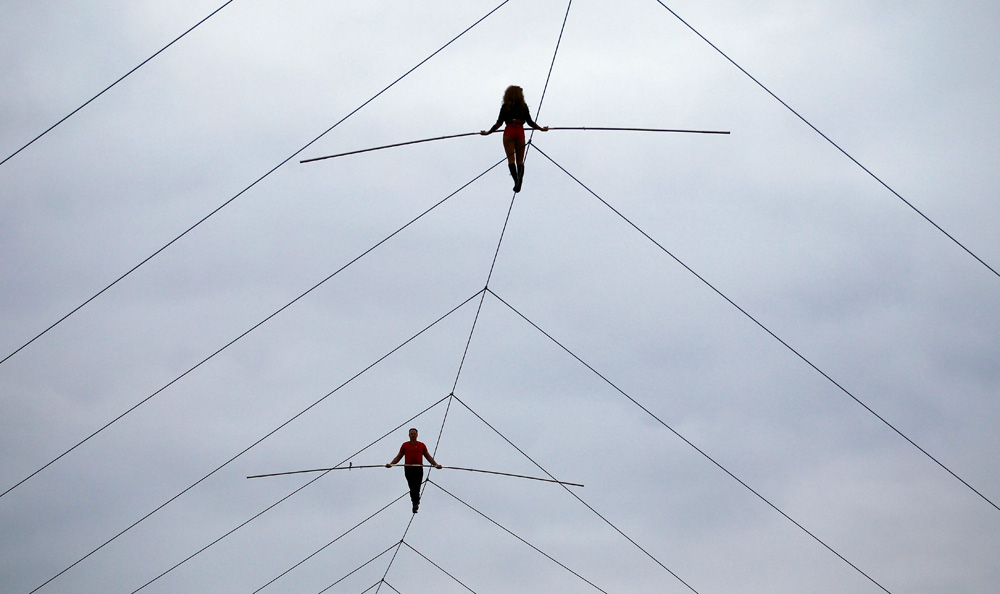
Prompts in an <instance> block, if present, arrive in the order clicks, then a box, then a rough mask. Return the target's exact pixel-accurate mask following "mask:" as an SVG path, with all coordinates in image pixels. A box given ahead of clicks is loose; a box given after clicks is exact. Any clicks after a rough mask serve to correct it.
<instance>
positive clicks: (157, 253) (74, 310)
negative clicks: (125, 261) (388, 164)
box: [0, 0, 510, 497]
mask: <svg viewBox="0 0 1000 594" xmlns="http://www.w3.org/2000/svg"><path fill="white" fill-rule="evenodd" d="M508 2H510V0H503V2H501V3H500V4H499V5H498V6H497V7H496V8H494V9H493V10H491V11H490V12H488V13H487V14H486V15H485V16H483V17H482V18H480V19H479V20H478V21H476V22H475V23H473V24H471V25H469V27H468V28H467V29H465V30H464V31H462V32H461V33H459V34H458V35H457V36H455V37H454V38H452V40H451V41H449V42H448V43H446V44H444V45H443V46H441V47H440V48H438V49H437V50H435V51H434V53H432V54H431V55H429V56H427V57H426V58H424V59H423V60H421V61H420V63H418V64H417V65H416V66H414V67H413V68H410V69H409V70H407V71H406V72H405V73H404V74H403V75H402V76H400V77H399V78H397V79H396V80H394V81H392V82H391V83H389V85H388V86H386V87H385V88H384V89H382V90H381V91H379V92H378V93H376V94H375V95H373V96H372V97H371V98H369V99H368V100H367V101H365V102H364V103H362V104H361V105H359V106H358V107H357V108H355V109H354V111H352V112H350V113H349V114H347V115H346V116H344V117H343V118H341V119H340V121H338V122H337V123H336V124H334V125H332V126H330V127H329V128H327V129H326V130H325V131H324V132H323V133H322V134H320V135H319V136H317V137H316V138H314V139H312V140H310V141H309V142H308V143H307V144H306V145H305V146H303V147H302V148H300V149H299V150H297V151H295V152H294V153H292V154H291V155H289V156H288V157H287V158H285V160H283V161H281V162H280V163H278V164H277V165H275V166H274V167H273V168H271V169H270V170H269V171H268V172H267V173H265V174H264V175H262V176H260V177H259V178H257V180H256V181H254V182H253V183H252V184H250V185H249V186H247V187H246V188H244V189H242V190H240V192H239V193H238V194H236V195H235V196H233V197H232V198H230V199H229V200H226V201H225V202H223V203H222V204H221V205H219V206H218V207H216V208H215V210H213V211H211V212H210V213H208V214H207V215H205V216H204V217H202V218H201V219H200V220H199V221H198V222H196V223H195V224H193V225H191V226H190V227H188V228H187V230H185V231H184V232H183V233H181V234H180V235H178V236H177V237H175V238H173V239H171V240H170V241H169V242H168V243H167V244H166V245H164V246H163V247H161V248H159V249H158V250H156V251H155V252H153V253H152V254H150V255H149V256H147V257H146V258H145V259H144V260H142V261H141V262H139V263H138V264H136V265H135V266H133V267H132V268H131V269H129V270H128V271H127V272H126V273H125V274H123V275H121V276H119V277H118V278H117V279H115V280H114V281H113V282H112V283H111V284H109V285H108V286H106V287H104V288H103V289H101V290H100V291H98V292H97V293H96V294H94V296H92V297H90V298H89V299H87V300H86V301H84V302H83V303H81V304H80V305H78V306H76V307H75V308H74V309H73V310H71V311H70V312H69V313H67V314H66V315H64V316H63V317H61V318H59V319H58V320H56V321H55V322H54V323H53V324H52V325H50V326H49V327H48V328H46V329H45V330H42V331H41V332H39V333H38V334H37V335H35V337H34V338H32V339H31V340H29V341H28V342H26V343H24V344H23V345H21V346H20V347H18V348H17V350H15V351H14V352H12V353H10V354H9V355H7V356H6V357H4V358H3V359H0V365H3V364H4V362H6V361H7V360H8V359H10V358H11V357H13V356H14V355H16V354H17V353H19V352H21V351H22V350H23V349H24V348H25V347H27V346H28V345H30V344H31V343H33V342H35V341H36V340H38V339H39V338H41V337H42V336H44V335H45V334H46V333H48V332H49V331H50V330H52V329H53V328H55V327H56V326H58V325H59V324H61V323H62V322H63V321H64V320H66V319H67V318H69V317H70V316H72V315H73V314H75V313H76V312H78V311H80V310H81V309H83V308H84V307H85V306H86V305H87V304H89V303H90V302H91V301H93V300H95V299H97V298H98V297H100V296H101V295H102V294H104V293H105V292H106V291H108V290H109V289H111V287H113V286H115V285H117V284H118V283H119V282H121V281H122V280H124V279H125V277H127V276H129V275H130V274H132V273H133V272H135V271H136V270H138V269H139V267H141V266H142V265H144V264H146V263H147V262H149V261H150V260H152V259H153V258H155V257H156V256H158V255H159V254H160V253H161V252H163V251H164V250H166V249H167V248H169V247H170V246H171V245H173V244H174V243H176V242H177V241H179V240H180V239H181V238H182V237H184V236H185V235H187V234H188V233H190V232H191V231H193V230H194V229H195V228H196V227H198V226H199V225H201V224H202V223H204V222H205V221H207V220H208V219H209V218H211V217H212V216H213V215H215V214H216V213H217V212H219V211H220V210H222V209H223V208H225V207H226V206H228V205H229V204H230V203H232V202H233V201H235V200H236V199H237V198H239V197H240V196H242V195H243V194H245V193H246V192H248V191H249V190H250V189H251V188H253V187H254V186H256V185H257V184H259V183H260V182H262V181H264V179H265V178H267V177H268V176H270V175H271V174H272V173H274V172H275V171H277V170H278V169H279V168H280V167H282V166H283V165H284V164H285V163H288V162H289V161H291V160H292V159H294V158H295V157H297V156H298V155H299V153H301V152H302V151H304V150H306V149H307V148H309V147H310V146H312V145H313V144H315V143H316V142H317V141H319V139H321V138H323V137H324V136H326V135H327V134H328V133H330V131H332V130H333V129H334V128H336V127H337V126H339V125H340V124H342V123H344V121H345V120H347V119H348V118H350V117H351V116H353V115H354V114H356V113H358V112H359V111H361V109H362V108H364V107H365V106H366V105H368V104H369V103H371V102H372V101H374V100H375V99H377V98H378V97H379V96H381V95H382V94H383V93H385V92H386V91H388V90H389V89H390V88H392V87H393V86H395V85H396V83H398V82H399V81H401V80H403V79H404V78H406V77H407V76H409V75H410V74H411V73H412V72H413V71H414V70H416V69H417V68H420V67H421V66H423V65H424V64H425V63H427V61H428V60H430V59H431V58H433V57H434V56H436V55H437V54H439V53H440V52H441V51H443V50H444V49H445V48H446V47H448V46H449V45H451V44H452V43H454V42H455V41H457V40H458V38H459V37H462V36H463V35H465V34H466V33H468V32H469V31H471V30H472V28H473V27H475V26H476V25H478V24H479V23H481V22H483V21H484V20H486V18H487V17H489V16H490V15H492V14H493V13H494V12H496V11H497V10H499V9H500V7H502V6H503V5H504V4H507V3H508ZM2 496H3V495H2V494H0V497H2Z"/></svg>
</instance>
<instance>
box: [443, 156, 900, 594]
mask: <svg viewBox="0 0 1000 594" xmlns="http://www.w3.org/2000/svg"><path fill="white" fill-rule="evenodd" d="M539 152H541V151H539ZM489 293H490V295H493V297H494V298H496V299H497V300H499V301H500V303H503V304H504V305H506V306H507V308H508V309H510V310H511V311H512V312H514V313H515V314H517V315H518V316H519V317H520V318H521V319H522V320H524V321H525V322H527V323H528V324H529V325H531V327H533V328H534V329H535V330H538V331H539V332H540V333H541V334H542V335H543V336H545V337H546V338H548V339H549V340H550V341H552V342H553V343H554V344H555V345H556V346H558V347H559V348H561V349H562V350H563V351H565V352H566V353H567V354H568V355H569V356H571V357H573V358H574V359H576V360H577V362H579V363H580V364H581V365H583V366H584V367H586V368H587V369H589V370H590V371H591V372H592V373H593V374H594V375H596V376H597V377H599V378H601V380H603V381H604V382H605V383H606V384H608V385H609V386H611V387H612V388H613V389H614V390H615V391H616V392H618V393H619V394H621V395H622V396H624V397H625V398H627V399H628V400H629V401H630V402H631V403H632V404H634V405H636V406H637V407H639V409H640V410H642V411H643V412H644V413H646V414H647V415H649V416H650V417H652V418H653V419H654V420H655V421H656V422H657V423H659V424H660V425H662V426H663V427H664V428H666V429H667V430H668V431H670V432H671V433H673V434H674V436H676V437H677V438H678V439H680V440H681V441H683V442H684V443H685V444H687V445H688V446H689V447H691V449H693V450H694V451H696V452H698V454H700V455H701V456H702V457H703V458H705V459H706V460H708V461H709V462H711V463H712V464H713V465H715V467H716V468H718V469H719V470H721V471H722V472H724V473H726V474H727V475H728V476H729V478H731V479H733V480H734V481H736V482H737V483H739V484H740V485H741V486H742V487H743V488H744V489H746V490H747V491H749V492H750V493H752V494H753V495H754V496H756V497H757V498H758V499H760V500H761V501H763V502H764V503H765V504H766V505H767V506H768V507H770V508H771V509H773V510H774V511H776V512H778V513H779V514H781V516H782V517H784V518H785V519H786V520H788V521H789V522H791V523H792V524H793V525H794V526H795V527H796V528H798V529H799V530H801V531H802V532H804V533H805V534H806V535H807V536H809V537H810V538H812V539H813V540H815V541H816V542H817V543H819V544H820V545H822V546H823V548H825V549H826V550H828V551H830V552H831V553H833V554H834V555H836V556H837V557H838V558H839V559H840V560H841V561H843V562H844V563H846V564H847V565H849V566H850V567H851V568H852V569H853V570H854V571H856V572H858V573H859V574H861V575H862V576H864V577H865V578H867V579H868V580H869V581H870V582H872V583H873V584H875V585H876V586H878V587H879V588H881V589H882V590H883V591H885V592H889V590H887V589H886V588H885V587H883V586H882V584H880V583H878V582H877V581H875V579H874V578H872V577H871V576H870V575H868V574H867V573H865V572H864V571H863V570H862V569H861V568H859V567H858V566H857V565H855V564H854V563H852V562H851V561H850V560H848V559H847V558H846V557H844V556H843V555H841V554H840V553H839V552H837V551H836V550H835V549H834V548H833V547H831V546H830V545H828V544H826V542H824V541H823V540H822V539H821V538H819V537H818V536H816V535H815V534H813V533H812V532H810V531H809V529H807V528H806V527H805V526H803V525H802V524H800V523H799V522H797V521H796V520H795V519H793V518H792V517H791V516H789V515H788V514H786V513H785V512H784V511H782V510H781V508H779V507H778V506H777V505H775V504H773V503H771V501H770V500H769V499H767V498H766V497H764V496H763V495H761V494H760V493H759V492H757V491H756V490H754V488H753V487H751V486H750V485H749V484H748V483H746V482H745V481H743V479H741V478H740V477H738V476H736V475H735V474H733V473H732V472H730V470H729V469H728V468H726V467H725V466H723V465H722V464H721V463H720V462H718V461H717V460H716V459H715V458H713V457H712V456H710V455H709V454H708V453H707V452H705V451H704V450H702V449H701V448H699V447H698V446H697V445H695V444H694V443H693V442H692V441H690V440H688V438H686V437H684V436H683V435H682V434H680V433H679V432H678V431H677V430H676V429H674V428H673V427H671V426H670V425H668V424H667V423H666V422H664V421H663V419H661V418H660V417H658V416H656V415H655V414H654V413H653V411H651V410H649V409H648V408H646V407H645V406H643V405H642V404H641V403H640V402H639V401H638V400H636V399H635V398H633V397H632V396H630V395H629V394H628V393H627V392H625V391H624V390H622V389H621V388H619V387H618V386H617V385H615V383H614V382H612V381H611V380H610V379H608V378H607V377H606V376H605V375H604V374H602V373H601V372H599V371H597V370H596V369H594V367H593V366H591V365H590V364H589V363H587V362H586V361H584V360H583V359H581V358H580V357H579V356H578V355H577V354H576V353H574V352H573V351H571V350H569V349H568V348H567V347H566V346H565V345H563V344H562V343H561V342H559V341H558V340H556V339H555V338H554V337H553V336H552V335H551V334H549V333H548V332H546V331H545V330H543V329H542V328H541V327H539V326H538V324H536V323H534V322H533V321H531V320H530V319H528V317H527V316H525V315H524V314H523V313H521V312H520V311H518V310H517V309H515V308H514V306H512V305H511V304H509V303H507V302H506V301H504V300H503V298H502V297H500V296H499V295H497V294H496V293H494V292H493V291H490V292H489ZM459 402H461V401H459ZM473 414H475V413H473ZM573 496H574V497H576V494H575V493H574V494H573ZM584 505H586V504H584ZM595 513H596V512H595ZM598 515H600V514H598ZM605 521H606V520H605Z"/></svg>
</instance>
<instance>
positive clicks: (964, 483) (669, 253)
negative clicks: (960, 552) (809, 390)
mask: <svg viewBox="0 0 1000 594" xmlns="http://www.w3.org/2000/svg"><path fill="white" fill-rule="evenodd" d="M536 148H537V147H536ZM538 152H539V153H542V156H544V157H545V158H546V159H548V160H549V161H550V162H551V163H552V164H553V165H555V166H556V167H558V168H559V169H561V170H562V172H563V173H565V174H566V175H568V176H569V177H570V178H571V179H572V180H573V181H575V182H576V183H578V184H580V186H581V187H582V188H583V189H585V190H587V192H589V193H590V194H591V195H592V196H593V197H595V198H597V199H598V200H600V201H601V203H603V204H604V205H605V206H607V207H608V208H610V209H611V211H612V212H614V213H615V214H616V215H618V217H619V218H621V219H622V220H623V221H625V222H626V223H628V225H629V226H631V227H632V228H633V229H635V230H636V231H638V232H639V233H640V234H642V235H643V236H644V237H645V238H646V239H648V240H649V241H651V242H652V243H653V245H655V246H656V247H658V248H659V249H660V250H661V251H662V252H663V253H665V254H666V255H668V256H670V258H672V259H673V260H674V262H677V263H678V264H680V265H681V266H682V267H683V268H684V269H685V270H687V271H688V272H690V273H691V274H693V275H694V276H695V278H697V279H698V280H699V281H701V282H702V283H703V284H704V285H705V286H707V287H708V288H709V289H711V290H712V291H714V292H715V294H716V295H718V296H719V297H722V298H723V299H725V300H726V302H728V303H729V304H730V305H732V306H733V307H735V308H736V309H737V310H738V311H739V312H740V313H741V314H743V315H744V316H746V318H747V319H749V320H750V321H752V322H753V323H754V324H756V325H757V326H758V327H759V328H760V329H761V330H763V331H764V332H767V333H768V334H769V335H770V336H771V338H773V339H775V340H777V341H778V342H779V343H780V344H781V345H782V346H783V347H785V348H786V349H788V351H790V352H791V353H792V354H794V355H795V356H796V357H798V358H799V359H801V360H802V361H803V362H804V363H805V364H806V365H808V366H809V367H811V368H813V370H815V371H816V372H817V373H819V374H820V375H821V376H823V377H824V378H826V380H827V381H829V382H830V383H831V384H833V385H834V386H836V387H837V389H839V390H840V391H841V392H843V393H844V394H846V395H847V396H849V397H850V398H851V400H853V401H854V402H856V403H858V404H859V405H861V407H862V408H864V409H865V410H866V411H868V412H869V413H870V414H871V415H872V416H874V417H875V418H876V419H878V420H879V421H881V422H882V424H883V425H885V426H886V427H888V428H889V429H892V431H893V432H894V433H896V435H899V436H900V437H902V438H903V439H904V440H906V442H907V443H909V444H910V445H911V446H913V447H914V448H916V449H917V450H918V451H919V452H920V453H922V454H923V455H924V456H926V457H927V458H928V459H930V460H931V461H932V462H934V463H935V464H937V465H938V466H939V467H941V468H942V469H944V470H945V471H946V472H947V473H948V474H950V475H951V476H952V477H953V478H955V479H956V480H958V482H960V483H962V484H963V485H965V486H966V487H967V488H968V489H969V490H970V491H972V492H973V493H975V494H976V495H978V496H979V497H980V498H982V499H983V501H985V502H986V503H988V504H989V505H991V506H992V507H993V508H994V509H996V510H997V511H1000V507H998V506H997V504H996V503H994V502H993V501H992V500H990V499H989V498H988V497H987V496H986V495H984V494H982V493H981V492H980V491H979V490H977V489H976V488H975V487H973V486H972V485H971V484H969V483H968V482H966V481H965V479H963V478H962V477H960V476H958V475H957V474H956V473H955V472H953V471H952V470H951V469H950V468H948V467H947V466H945V465H944V463H942V462H941V461H940V460H938V459H937V458H935V457H934V456H932V455H931V454H930V452H928V451H927V450H925V449H924V448H922V447H920V446H919V445H917V443H916V442H915V441H913V440H912V439H910V438H909V437H907V435H906V434H905V433H903V432H902V431H900V430H899V429H897V428H896V426H895V425H893V424H892V423H890V422H889V421H888V420H886V419H885V417H883V416H881V415H880V414H878V413H877V412H875V411H874V410H873V409H872V408H871V407H869V406H868V405H867V404H865V403H864V402H863V401H862V400H861V399H860V398H858V397H857V396H855V395H854V394H853V393H851V391H850V390H848V389H847V388H845V387H844V386H842V385H841V384H839V383H838V382H837V381H836V380H834V379H833V378H832V377H830V376H829V375H827V374H826V372H824V371H823V370H822V369H820V368H819V367H817V366H816V365H815V364H813V362H812V361H810V360H809V359H807V358H806V357H805V356H804V355H802V354H801V353H799V352H798V351H797V350H795V349H794V348H792V346H791V345H790V344H788V343H787V342H785V341H784V340H782V339H781V338H779V337H778V335H777V334H775V333H774V332H772V331H771V330H770V329H769V328H768V327H767V326H765V325H764V324H762V323H761V322H759V321H758V320H757V318H755V317H753V316H752V315H750V313H749V312H747V311H746V310H745V309H743V308H742V307H740V306H739V305H737V304H736V302H735V301H733V300H732V299H730V298H729V297H728V296H726V294H725V293H723V292H722V291H720V290H719V289H717V288H715V286H714V285H712V283H710V282H708V280H706V279H705V278H704V277H703V276H701V275H700V274H698V273H697V272H695V271H694V270H693V269H692V268H691V267H689V266H688V265H687V264H685V263H684V262H682V261H681V260H680V259H679V258H678V257H677V256H675V255H674V254H672V253H671V252H670V250H668V249H667V248H665V247H663V245H661V244H660V243H659V242H658V241H656V240H655V239H653V238H652V237H651V236H650V235H649V234H648V233H646V232H645V231H643V230H642V229H640V228H639V227H638V226H637V225H636V224H635V223H633V222H632V221H630V220H629V219H628V218H627V217H626V216H625V215H623V214H622V213H621V212H619V211H618V210H617V209H616V208H615V207H613V206H611V205H610V204H609V203H608V202H607V201H606V200H604V198H601V197H600V196H598V195H597V194H596V193H594V191H593V190H591V189H590V188H588V187H587V186H586V185H584V183H583V182H581V181H580V180H579V179H577V178H576V177H575V176H574V175H573V174H572V173H570V172H569V171H566V169H564V168H563V166H562V165H560V164H558V163H556V162H555V161H553V160H552V158H551V157H549V156H548V155H546V154H545V153H544V152H543V151H542V149H538ZM487 290H489V289H487Z"/></svg>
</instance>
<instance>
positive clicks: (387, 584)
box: [369, 545, 461, 594]
mask: <svg viewBox="0 0 1000 594" xmlns="http://www.w3.org/2000/svg"><path fill="white" fill-rule="evenodd" d="M407 546H409V545H407ZM382 583H383V584H385V585H386V586H387V587H388V588H389V589H390V590H392V591H393V592H395V593H396V594H403V593H402V592H400V591H399V590H397V589H396V588H393V587H392V584H390V583H389V582H387V581H385V580H382ZM459 583H461V582H459ZM369 590H371V588H369Z"/></svg>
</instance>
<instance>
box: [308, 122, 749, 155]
mask: <svg viewBox="0 0 1000 594" xmlns="http://www.w3.org/2000/svg"><path fill="white" fill-rule="evenodd" d="M549 130H583V131H588V132H590V131H600V132H609V131H614V132H675V133H681V134H729V132H728V131H724V130H671V129H666V128H601V127H590V126H552V127H550V128H549ZM479 135H480V133H479V132H465V133H463V134H450V135H448V136H436V137H434V138H423V139H421V140H410V141H408V142H397V143H395V144H387V145H384V146H376V147H372V148H366V149H361V150H357V151H348V152H346V153H337V154H336V155H327V156H325V157H313V158H312V159H303V160H301V161H299V163H312V162H313V161H323V160H324V159H335V158H337V157H346V156H347V155H357V154H360V153H369V152H371V151H380V150H382V149H387V148H395V147H397V146H406V145H409V144H419V143H421V142H433V141H435V140H447V139H449V138H461V137H463V136H479Z"/></svg>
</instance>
